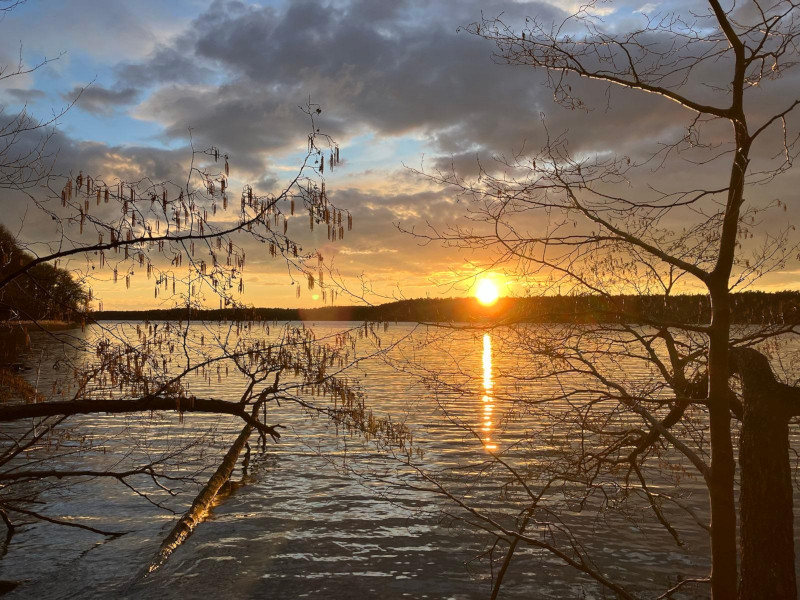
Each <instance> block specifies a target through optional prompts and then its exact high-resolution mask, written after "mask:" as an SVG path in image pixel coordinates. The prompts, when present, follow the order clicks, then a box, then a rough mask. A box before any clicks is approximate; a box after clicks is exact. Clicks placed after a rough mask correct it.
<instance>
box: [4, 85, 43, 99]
mask: <svg viewBox="0 0 800 600" xmlns="http://www.w3.org/2000/svg"><path fill="white" fill-rule="evenodd" d="M6 94H8V95H9V96H11V97H12V98H13V99H14V100H18V101H19V102H30V101H31V100H38V99H40V98H44V97H45V96H47V94H45V93H44V92H43V91H41V90H34V89H29V90H24V89H20V88H11V89H9V90H6Z"/></svg>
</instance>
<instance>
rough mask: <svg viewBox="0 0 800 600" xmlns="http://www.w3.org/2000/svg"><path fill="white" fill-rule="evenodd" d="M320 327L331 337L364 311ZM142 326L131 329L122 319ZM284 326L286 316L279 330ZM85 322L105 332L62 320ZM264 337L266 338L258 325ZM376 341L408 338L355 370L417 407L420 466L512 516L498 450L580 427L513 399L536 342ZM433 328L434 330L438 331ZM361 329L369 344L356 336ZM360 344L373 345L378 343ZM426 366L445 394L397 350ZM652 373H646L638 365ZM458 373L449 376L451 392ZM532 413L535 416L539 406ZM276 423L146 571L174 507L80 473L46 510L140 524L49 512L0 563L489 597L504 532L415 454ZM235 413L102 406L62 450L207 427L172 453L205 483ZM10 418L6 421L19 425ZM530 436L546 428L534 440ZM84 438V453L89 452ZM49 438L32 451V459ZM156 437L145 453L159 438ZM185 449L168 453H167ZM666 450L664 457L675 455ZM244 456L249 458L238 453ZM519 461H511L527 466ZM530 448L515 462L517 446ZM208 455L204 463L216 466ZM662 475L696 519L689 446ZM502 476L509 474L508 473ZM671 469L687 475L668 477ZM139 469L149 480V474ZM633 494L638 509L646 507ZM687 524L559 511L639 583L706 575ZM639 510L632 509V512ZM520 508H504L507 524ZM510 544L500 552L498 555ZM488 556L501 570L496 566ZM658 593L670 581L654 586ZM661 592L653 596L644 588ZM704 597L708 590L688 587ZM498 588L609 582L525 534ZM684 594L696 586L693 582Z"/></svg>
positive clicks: (623, 575)
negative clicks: (68, 524)
mask: <svg viewBox="0 0 800 600" xmlns="http://www.w3.org/2000/svg"><path fill="white" fill-rule="evenodd" d="M351 325H352V324H347V323H324V324H319V325H314V329H315V331H316V332H317V334H318V337H321V336H323V335H325V334H328V333H332V332H335V331H337V330H340V329H343V328H346V327H349V326H351ZM127 327H129V328H130V327H133V326H127ZM279 329H280V326H274V327H273V330H279ZM65 334H67V335H70V336H75V337H76V338H91V337H92V336H93V335H96V334H97V331H93V330H92V329H91V328H88V329H87V331H86V332H81V331H80V330H74V331H69V332H65ZM253 335H262V334H259V333H258V332H257V331H256V332H254V333H253ZM380 335H381V340H382V344H383V345H388V344H389V343H391V341H392V340H398V339H401V338H403V341H402V342H400V344H399V345H398V346H397V348H395V349H394V351H393V359H394V361H395V364H394V368H393V367H390V366H388V365H387V364H386V363H385V362H384V361H383V360H382V359H378V358H376V359H371V360H366V361H364V362H362V363H360V364H359V365H358V367H357V368H356V369H354V370H353V371H351V372H349V373H348V376H349V377H352V378H354V379H356V380H358V381H359V382H360V384H361V385H362V386H363V389H364V390H365V392H366V394H367V403H368V405H369V406H370V407H371V408H372V409H373V410H374V411H375V413H376V414H378V415H383V416H391V417H392V419H393V420H397V421H404V422H405V423H406V424H407V425H408V426H409V428H410V429H411V431H412V433H413V437H414V442H413V447H414V448H415V453H414V458H413V463H414V465H415V466H417V467H419V468H420V469H423V470H424V472H425V473H428V474H433V475H435V476H436V478H437V480H439V481H443V482H446V483H447V485H448V488H449V489H451V490H453V491H455V492H456V494H457V495H458V496H459V497H460V498H464V499H466V500H467V501H468V502H469V503H470V504H472V505H474V506H477V507H480V508H482V509H484V510H486V511H487V512H488V513H490V514H496V515H497V518H498V520H500V521H502V520H503V519H506V521H505V522H507V523H511V524H513V518H514V517H515V516H516V514H517V510H518V506H519V504H518V503H519V498H515V497H513V496H510V495H509V494H505V493H504V490H503V486H502V483H504V482H505V481H507V479H508V477H507V474H505V475H504V476H502V477H499V476H498V472H497V469H496V465H495V466H494V467H492V466H491V464H490V463H491V461H490V458H491V454H490V453H502V454H501V455H503V456H508V458H509V461H513V460H519V461H521V460H522V459H523V458H522V457H524V460H526V461H531V460H533V461H535V460H536V456H537V453H538V454H539V455H540V456H544V455H545V454H546V453H548V452H557V451H558V447H559V445H558V443H557V442H556V441H554V440H556V439H560V438H564V439H568V438H569V437H570V436H574V435H575V432H569V431H562V430H559V429H558V428H557V427H554V426H553V425H552V424H551V423H549V422H548V418H547V414H546V411H545V410H544V409H538V408H536V407H520V406H519V405H518V404H516V403H515V402H513V398H519V397H524V395H525V394H526V393H528V392H530V391H531V388H530V387H528V388H526V387H525V386H526V385H527V386H535V385H536V384H535V383H531V382H529V383H527V384H524V383H520V373H521V372H522V370H523V369H524V365H522V364H521V361H524V360H525V358H524V357H523V356H521V355H520V354H519V353H518V352H512V351H509V350H508V349H507V348H506V347H505V342H504V336H503V332H501V331H494V332H487V333H484V332H461V333H458V334H454V335H451V334H447V335H446V336H445V335H444V334H443V333H440V332H434V333H433V334H431V332H428V331H425V330H423V329H421V328H417V329H415V328H414V326H412V325H408V324H398V325H392V326H390V327H389V329H388V331H387V332H385V333H384V332H381V334H380ZM431 336H433V337H436V338H437V340H436V341H434V340H432V339H431ZM359 344H360V345H361V342H359ZM358 350H359V352H361V353H365V352H368V348H366V346H365V347H364V348H363V349H362V348H361V347H359V349H358ZM65 353H66V354H69V350H65V349H64V347H63V346H62V345H61V344H59V343H58V342H57V340H55V339H54V338H52V337H51V336H48V335H44V334H41V333H37V334H33V335H32V347H31V348H30V350H28V351H26V355H25V356H24V360H26V361H27V362H28V364H30V365H36V364H37V363H38V364H41V365H42V368H33V369H31V370H29V371H27V372H26V377H27V378H28V379H29V380H30V381H31V382H32V383H35V384H37V385H38V386H39V388H40V389H42V390H49V389H51V388H52V385H53V382H54V381H56V380H59V379H62V378H66V379H69V377H70V376H71V374H70V373H69V372H64V371H63V370H61V371H58V370H53V369H52V368H50V367H49V365H52V363H53V360H54V359H55V358H58V357H63V356H64V354H65ZM412 364H413V365H424V366H425V368H427V369H431V370H435V371H437V372H439V373H440V374H443V379H444V380H446V381H447V382H448V383H452V382H456V383H458V384H459V387H460V388H461V389H460V391H456V390H455V389H452V388H447V387H445V388H443V389H440V390H439V393H434V391H433V390H432V389H431V388H430V387H429V386H425V385H423V384H421V383H420V380H419V379H418V378H417V377H416V376H415V374H418V371H415V372H414V373H412V372H403V370H402V369H398V368H396V367H397V366H398V365H407V366H408V371H411V370H413V369H411V365H412ZM642 376H643V377H644V376H646V373H643V374H642ZM238 383H239V382H238V381H237V380H236V379H235V378H232V377H223V378H219V379H217V378H216V377H210V378H209V379H207V380H203V379H198V381H197V383H193V384H192V385H193V391H194V393H195V394H197V395H198V396H200V395H202V394H208V395H212V396H214V397H219V398H226V399H231V400H233V399H238V398H239V396H240V395H241V389H242V388H241V386H240V385H238ZM448 389H450V391H449V392H448V391H447V390H448ZM537 411H539V412H537ZM270 415H271V422H279V423H281V424H283V425H286V426H287V429H286V430H285V433H284V435H283V437H282V439H281V441H280V443H278V444H268V445H267V448H266V451H265V452H257V451H256V449H255V445H256V444H255V436H254V437H253V439H252V440H251V444H252V445H253V454H252V459H251V462H250V465H249V468H248V470H247V473H246V475H245V474H243V473H242V471H241V468H239V469H237V471H236V473H235V474H234V477H233V479H234V480H235V481H242V483H243V485H238V486H234V489H232V490H231V491H230V493H229V494H227V495H225V496H224V497H223V498H222V499H221V501H220V502H219V503H218V505H216V506H215V508H214V509H213V512H212V514H211V515H210V516H209V518H208V519H207V520H206V521H205V522H203V523H202V524H201V525H200V526H199V527H198V528H197V529H196V530H195V532H194V533H193V534H192V536H191V537H190V538H189V539H188V541H187V542H186V543H185V544H184V545H182V546H181V547H180V548H179V549H178V550H177V551H176V552H175V553H174V554H173V556H172V557H171V558H170V559H169V561H168V562H167V563H166V565H165V566H164V567H162V568H161V569H160V570H158V571H156V572H155V573H153V574H151V575H148V576H144V574H143V569H144V567H145V566H146V565H147V563H148V561H149V560H150V559H151V558H152V557H153V556H154V555H155V552H156V550H157V549H158V546H159V544H160V541H161V540H162V539H163V537H164V536H165V535H166V534H167V532H168V531H169V530H170V528H171V527H172V525H173V524H174V522H175V520H176V519H177V516H176V515H175V514H172V513H170V512H166V511H164V510H161V509H159V508H157V507H155V506H153V505H152V504H150V503H148V502H147V501H146V500H145V499H143V498H141V497H140V496H138V495H136V494H135V493H133V492H132V491H131V490H129V489H128V488H126V487H124V486H123V485H121V484H119V483H118V482H115V481H105V480H103V481H101V480H93V481H88V482H87V483H86V484H84V485H81V486H77V487H66V486H64V485H62V484H61V483H59V482H52V483H51V484H48V486H49V487H48V488H47V489H46V490H45V491H44V492H43V496H42V497H43V499H46V501H47V507H46V509H44V512H45V514H48V515H50V516H54V517H65V516H76V517H80V522H83V523H86V524H91V525H92V526H95V527H101V528H106V529H112V530H126V531H130V533H128V534H126V535H123V536H121V537H118V538H116V539H112V540H106V539H104V538H102V537H100V536H97V535H95V534H92V533H88V532H83V531H78V530H74V529H69V528H65V527H58V526H54V525H50V524H46V523H35V524H31V525H29V526H26V527H25V528H24V529H23V530H22V531H21V532H19V533H18V534H16V535H15V536H13V538H12V539H11V541H10V543H9V544H8V546H7V548H6V553H5V556H3V558H2V560H1V561H0V579H7V580H25V583H24V584H23V585H21V586H20V587H18V588H17V589H16V590H15V591H14V592H12V593H11V594H10V595H9V596H8V597H9V598H42V599H45V598H86V597H97V598H100V597H110V596H115V597H120V596H121V597H127V598H156V597H157V598H199V597H206V596H213V597H224V598H227V597H241V598H329V599H338V598H342V599H344V598H486V597H488V596H489V594H490V591H491V578H490V568H489V563H488V561H487V552H488V551H489V550H490V549H491V546H492V543H493V541H494V540H493V538H492V537H491V536H489V535H488V534H486V533H484V532H481V531H480V530H478V529H476V528H474V527H469V526H467V525H465V524H464V523H462V522H459V521H457V520H454V519H453V518H451V517H450V516H449V515H453V514H457V511H456V509H455V506H454V505H453V503H452V502H451V501H449V500H447V499H445V498H442V497H441V496H437V495H435V494H433V493H430V492H429V491H425V490H422V489H419V488H422V487H428V486H426V485H423V483H424V482H423V481H422V480H421V479H420V478H419V477H418V476H417V474H416V472H415V470H414V469H413V468H411V467H409V466H408V465H406V464H404V462H403V460H401V458H402V457H394V456H392V455H391V453H390V452H387V451H386V450H385V449H381V448H378V447H376V445H375V443H374V442H370V441H365V440H364V439H362V438H360V437H359V436H355V435H348V434H344V433H342V432H341V431H337V428H336V427H334V426H333V425H332V424H331V423H329V422H328V421H326V420H325V419H323V418H314V417H311V416H309V415H308V414H305V413H303V412H302V411H301V410H299V409H298V408H297V407H294V406H290V405H287V404H284V405H283V406H282V407H280V408H278V407H272V408H270ZM240 429H241V423H240V422H239V421H238V420H236V419H232V418H227V417H218V416H198V415H189V414H186V415H185V416H184V419H183V421H182V422H181V421H180V420H179V419H178V417H177V415H173V414H167V415H161V416H156V417H151V416H150V415H130V416H114V417H111V416H91V417H80V418H78V417H75V418H73V419H71V425H70V429H69V431H70V439H63V440H61V441H59V444H60V445H61V446H60V449H61V450H62V451H63V450H64V448H69V447H70V444H72V445H73V446H74V448H75V452H74V453H73V454H68V455H67V456H65V457H64V458H63V459H61V460H62V462H63V463H64V466H69V467H71V468H84V469H87V468H99V467H101V466H108V465H114V464H127V463H126V461H132V460H135V459H137V458H142V457H144V456H146V455H152V452H153V450H154V449H155V451H156V453H157V452H158V451H164V449H166V448H173V447H177V446H178V445H180V444H181V443H182V442H187V441H189V440H195V439H197V438H198V436H201V437H200V440H199V441H200V443H199V444H198V445H197V446H196V447H195V448H193V449H191V450H190V451H189V452H187V453H186V454H184V455H183V456H182V457H181V459H180V460H179V461H174V462H176V463H179V464H176V466H175V468H176V469H177V471H178V472H182V473H194V472H195V471H197V470H198V469H202V468H203V467H205V468H206V471H204V472H201V473H200V477H199V479H200V480H201V481H204V478H205V479H207V477H208V475H209V473H210V472H213V469H214V468H216V462H215V460H214V459H215V458H216V457H221V456H222V454H223V453H224V452H225V450H226V448H227V446H228V445H229V444H230V442H231V441H232V440H233V438H234V437H235V436H236V435H237V434H238V432H239V430H240ZM6 431H8V432H11V430H10V429H6ZM525 436H527V437H528V439H532V440H537V439H538V440H540V443H537V444H534V445H533V446H531V445H530V444H528V445H526V446H524V447H521V446H519V445H518V444H517V442H518V441H519V440H520V439H521V438H523V437H525ZM78 440H81V441H82V442H84V444H85V443H87V440H88V441H90V442H91V444H92V449H91V450H88V451H87V450H83V451H78V443H79V442H78ZM41 452H42V451H39V452H38V453H37V452H36V451H34V452H31V453H28V454H29V456H28V458H27V459H26V460H28V461H31V462H32V463H33V462H34V461H35V460H36V459H37V457H38V456H41ZM148 453H151V454H148ZM170 460H172V459H170ZM664 460H665V461H668V460H669V459H668V458H665V459H664ZM240 464H241V461H240ZM515 464H517V463H515ZM518 464H522V463H521V462H520V463H518ZM209 465H210V467H211V471H209V470H208V466H209ZM674 465H677V466H676V468H675V469H673V471H674V473H680V475H674V474H673V473H671V474H670V475H669V477H666V478H664V480H663V481H661V480H659V479H658V478H656V479H654V483H653V489H654V491H656V492H659V491H660V492H663V493H666V494H671V495H678V496H680V497H681V499H682V502H683V503H684V504H685V505H686V506H688V507H689V508H691V509H692V510H693V511H695V512H696V514H697V515H698V516H699V518H700V519H701V520H705V519H706V516H705V515H706V501H707V498H706V492H705V489H704V487H703V486H702V484H701V482H700V481H699V480H698V479H697V478H696V477H694V476H692V474H691V473H690V472H682V467H681V466H680V461H675V462H674ZM501 479H502V481H501ZM676 481H677V482H678V485H677V486H676V485H675V482H676ZM141 483H142V485H146V482H141ZM178 487H180V488H182V489H183V492H184V493H182V494H181V495H180V496H178V497H177V498H172V497H169V496H167V495H165V494H161V495H159V494H158V490H155V495H154V498H157V499H158V501H159V502H163V503H164V504H165V505H166V506H167V507H169V508H171V509H172V510H174V511H175V512H176V513H177V514H178V515H180V514H181V513H182V512H183V511H185V510H186V508H188V505H189V504H190V502H191V500H192V499H193V497H194V494H195V493H196V491H197V489H198V488H197V486H196V485H191V484H178ZM637 510H640V511H641V515H640V516H642V518H637V516H636V514H635V513H636V511H637ZM665 510H668V511H669V514H670V516H671V518H673V519H674V522H675V523H676V524H677V525H678V526H679V527H680V531H681V535H682V539H683V541H684V546H683V547H679V546H677V545H676V544H675V543H674V542H673V541H672V538H671V537H670V536H669V535H668V534H667V533H666V532H665V531H664V530H663V529H662V528H661V527H660V526H658V524H657V523H656V522H655V520H654V519H653V518H652V515H649V514H646V513H647V508H646V505H645V504H639V505H635V504H634V505H633V508H631V509H628V510H626V511H620V512H619V513H617V512H615V511H613V510H602V511H601V512H600V513H599V514H598V512H597V511H596V510H591V509H589V508H586V507H584V510H583V511H581V510H580V509H579V508H578V507H571V509H570V510H569V511H565V514H567V517H568V518H570V519H572V522H571V525H572V527H573V530H574V531H576V532H578V533H579V534H580V535H579V537H580V541H581V543H582V544H583V545H584V547H585V548H587V549H588V551H589V552H590V553H591V554H592V556H593V557H594V559H595V560H596V562H597V564H598V565H599V566H600V568H602V570H603V571H604V572H605V573H606V574H607V575H609V576H611V577H612V578H614V577H619V578H620V579H622V580H623V581H624V582H625V583H626V584H628V585H629V586H630V587H631V588H632V589H633V590H641V591H644V590H651V591H652V590H658V592H659V593H661V592H663V591H664V590H665V589H666V588H667V587H669V585H670V584H672V583H675V581H676V580H677V578H678V577H685V576H703V575H704V574H705V572H706V571H707V567H708V563H707V558H706V556H707V551H708V546H707V544H708V542H707V537H706V535H705V533H704V532H703V531H702V529H701V528H700V527H697V526H696V525H695V524H694V523H693V522H692V519H691V518H690V517H689V516H688V514H687V513H686V511H684V510H679V509H675V508H665ZM632 513H633V514H632ZM509 519H510V520H509ZM501 555H502V551H500V552H499V553H496V554H495V555H494V556H495V559H497V558H498V557H499V556H501ZM497 564H498V563H497V562H495V569H496V568H497ZM655 595H657V594H655ZM643 596H644V597H653V596H654V594H647V593H644V594H643ZM688 596H689V597H704V596H705V590H702V589H700V590H698V589H697V588H695V589H693V590H690V593H689V594H688ZM501 597H503V598H580V597H586V598H606V597H612V595H611V594H610V593H609V592H605V591H604V590H602V589H600V588H598V587H597V586H596V585H594V584H593V583H592V582H591V581H590V580H589V579H588V578H586V577H584V576H580V575H579V574H578V573H577V572H576V571H575V570H573V569H571V568H568V567H565V566H564V565H563V564H562V563H561V562H560V561H559V560H557V559H556V558H555V557H553V556H552V555H549V554H547V553H541V552H537V551H535V550H532V549H526V548H522V547H521V548H520V550H519V551H518V553H517V555H515V559H514V562H513V563H512V566H511V568H510V569H509V573H508V575H507V578H506V582H505V585H504V591H503V593H502V594H501ZM684 597H686V596H684Z"/></svg>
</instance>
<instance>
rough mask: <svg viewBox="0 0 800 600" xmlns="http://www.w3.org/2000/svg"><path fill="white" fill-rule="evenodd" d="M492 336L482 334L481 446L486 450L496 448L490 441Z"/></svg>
mask: <svg viewBox="0 0 800 600" xmlns="http://www.w3.org/2000/svg"><path fill="white" fill-rule="evenodd" d="M493 387H494V382H493V381H492V336H490V335H489V334H488V333H484V334H483V427H482V431H483V432H484V433H485V434H486V435H485V436H484V437H483V447H484V448H486V449H487V450H496V449H497V444H495V443H493V442H492V411H493V410H494V398H492V388H493Z"/></svg>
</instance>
